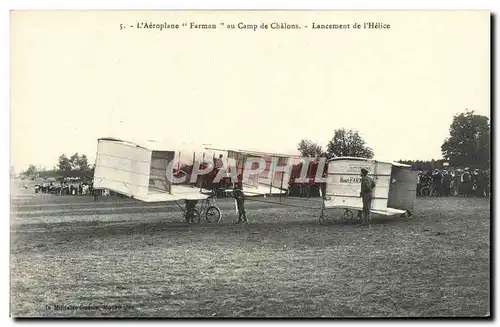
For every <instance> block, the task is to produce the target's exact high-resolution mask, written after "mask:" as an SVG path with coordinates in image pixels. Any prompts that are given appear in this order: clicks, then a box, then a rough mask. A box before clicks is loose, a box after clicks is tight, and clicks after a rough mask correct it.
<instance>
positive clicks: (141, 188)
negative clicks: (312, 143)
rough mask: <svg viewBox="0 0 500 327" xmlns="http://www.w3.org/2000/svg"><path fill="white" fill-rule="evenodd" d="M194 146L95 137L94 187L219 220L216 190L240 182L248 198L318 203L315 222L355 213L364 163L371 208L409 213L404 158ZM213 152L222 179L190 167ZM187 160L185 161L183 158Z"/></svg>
mask: <svg viewBox="0 0 500 327" xmlns="http://www.w3.org/2000/svg"><path fill="white" fill-rule="evenodd" d="M195 150H196V151H193V147H191V148H190V149H184V150H183V151H181V150H179V149H178V148H177V149H174V147H173V146H172V145H171V144H163V143H157V142H154V141H147V142H131V141H125V140H121V139H117V138H101V139H99V140H98V149H97V156H96V165H95V173H94V189H109V190H112V191H114V192H117V193H120V194H123V195H126V196H129V197H133V198H135V199H138V200H140V201H144V202H163V201H173V202H175V203H176V204H177V205H178V206H179V207H180V208H181V209H182V210H183V212H184V214H185V218H186V221H188V222H199V221H200V216H201V215H204V216H205V219H206V220H207V221H208V222H219V221H220V220H221V217H222V213H221V210H220V208H218V207H217V206H216V205H215V198H216V196H215V195H216V194H217V191H221V190H222V192H227V193H230V192H232V190H233V188H234V186H235V184H236V183H240V185H242V188H243V192H244V194H245V195H246V196H247V197H249V198H250V199H249V200H251V201H263V202H268V203H276V204H282V205H289V206H298V207H304V208H310V209H320V210H321V215H320V222H322V223H323V222H325V221H326V220H327V216H326V215H325V214H324V213H325V210H329V209H341V210H343V215H342V219H344V220H352V219H355V217H354V213H353V212H355V211H358V212H359V211H361V210H362V201H361V198H360V197H359V190H360V185H361V176H360V171H361V168H365V169H366V170H368V172H369V176H371V177H372V178H373V179H374V180H375V182H376V188H375V194H374V200H373V202H372V209H371V211H372V212H373V213H376V214H380V215H385V216H394V215H402V216H410V215H412V212H413V203H414V200H415V197H416V181H417V177H416V174H417V173H416V172H413V171H412V170H411V167H410V166H408V165H403V164H399V163H393V162H388V161H377V160H371V159H363V158H352V157H340V158H334V159H331V160H329V161H323V162H322V161H321V160H317V158H316V159H314V158H313V159H312V161H311V159H309V161H307V162H304V161H302V159H303V158H301V157H299V156H297V155H290V154H279V153H269V152H260V151H253V150H241V149H220V148H211V147H198V148H196V149H195ZM216 153H219V154H220V153H225V154H226V156H225V161H226V162H225V163H224V166H225V168H224V169H223V170H222V173H223V175H222V176H223V178H222V180H221V179H220V177H221V175H219V173H220V172H218V170H217V169H213V167H211V169H208V171H209V173H206V174H201V175H200V176H198V175H197V174H193V170H194V169H196V170H197V171H195V173H196V172H201V171H203V170H204V169H207V164H206V163H207V162H209V161H210V159H211V158H210V156H211V155H212V156H213V160H214V166H215V165H216V159H217V158H216ZM197 155H198V158H197ZM191 156H192V157H191ZM200 156H201V157H200ZM189 161H191V163H192V164H187V162H189ZM200 161H201V162H202V163H201V165H200V164H199V163H200ZM304 164H305V165H306V167H305V168H304V167H303V165H304ZM228 167H229V170H228ZM304 173H305V174H304ZM168 174H171V176H167V175H168ZM193 176H196V178H195V179H193ZM217 177H219V179H218V178H217ZM304 177H305V178H304ZM298 178H300V179H298ZM228 180H229V181H230V182H229V183H228V182H227V181H228ZM296 187H298V188H300V189H301V190H303V189H306V190H309V191H310V189H311V188H313V189H315V190H316V191H317V192H316V193H315V194H313V195H312V196H311V194H310V192H306V193H307V196H305V197H304V196H294V195H295V194H294V193H293V192H292V190H293V189H294V188H296ZM301 195H303V194H302V193H301ZM181 200H183V201H185V202H186V209H184V208H183V207H182V206H180V205H179V204H178V202H179V201H181ZM198 201H201V202H202V205H201V209H200V210H198V209H197V208H196V207H195V205H193V203H195V204H196V203H197V202H198Z"/></svg>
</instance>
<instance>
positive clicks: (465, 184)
mask: <svg viewBox="0 0 500 327" xmlns="http://www.w3.org/2000/svg"><path fill="white" fill-rule="evenodd" d="M460 183H461V185H462V194H463V196H464V198H466V197H467V196H468V195H469V194H470V192H471V190H472V178H471V175H470V173H469V168H465V170H464V173H463V174H462V177H461V179H460Z"/></svg>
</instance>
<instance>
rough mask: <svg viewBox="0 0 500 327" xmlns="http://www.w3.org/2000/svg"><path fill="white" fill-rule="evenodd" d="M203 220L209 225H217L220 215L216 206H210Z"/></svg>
mask: <svg viewBox="0 0 500 327" xmlns="http://www.w3.org/2000/svg"><path fill="white" fill-rule="evenodd" d="M205 219H206V220H207V221H208V222H209V223H218V222H219V221H221V219H222V213H221V211H220V209H219V208H217V207H216V206H210V207H208V209H207V212H206V213H205Z"/></svg>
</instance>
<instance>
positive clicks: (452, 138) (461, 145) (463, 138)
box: [297, 110, 490, 170]
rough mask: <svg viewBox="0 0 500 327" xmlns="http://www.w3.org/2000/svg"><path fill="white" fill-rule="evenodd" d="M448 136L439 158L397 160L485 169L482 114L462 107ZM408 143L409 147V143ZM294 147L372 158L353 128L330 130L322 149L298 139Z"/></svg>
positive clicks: (486, 128) (423, 166)
mask: <svg viewBox="0 0 500 327" xmlns="http://www.w3.org/2000/svg"><path fill="white" fill-rule="evenodd" d="M449 133H450V134H449V136H448V137H447V138H446V139H445V140H444V141H443V143H442V145H441V153H442V156H443V159H438V160H430V161H429V160H428V161H425V160H399V162H401V163H405V164H410V165H412V166H413V168H414V169H417V170H432V169H439V168H443V167H444V163H445V162H447V163H448V164H449V165H450V166H452V167H470V168H479V169H489V167H490V123H489V119H488V117H486V116H482V115H477V114H475V113H474V111H471V110H466V111H465V112H463V113H460V114H456V115H455V116H453V121H452V123H451V125H450V129H449ZM408 146H411V144H409V145H408ZM297 150H299V151H300V153H301V155H302V156H305V157H322V156H323V157H327V158H328V159H332V158H336V157H357V158H367V159H372V158H373V157H374V152H373V150H372V149H371V148H370V147H368V146H367V144H366V142H365V140H364V139H363V138H362V137H361V136H360V135H359V133H358V131H356V130H352V129H351V130H346V129H344V128H341V129H337V130H335V131H334V135H333V138H332V139H331V140H330V141H329V142H328V144H327V146H326V148H323V147H322V146H321V145H319V144H317V143H315V142H313V141H310V140H307V139H302V140H301V141H300V142H299V143H298V145H297Z"/></svg>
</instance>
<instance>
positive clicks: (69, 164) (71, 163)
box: [22, 153, 94, 179]
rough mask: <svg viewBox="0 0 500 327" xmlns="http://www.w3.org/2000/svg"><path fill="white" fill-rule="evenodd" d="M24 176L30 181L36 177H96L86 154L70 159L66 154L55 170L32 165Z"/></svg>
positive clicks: (60, 157)
mask: <svg viewBox="0 0 500 327" xmlns="http://www.w3.org/2000/svg"><path fill="white" fill-rule="evenodd" d="M22 175H24V176H25V177H27V178H29V179H33V178H35V177H40V178H50V177H53V178H65V177H79V178H92V176H93V175H94V167H93V166H91V165H89V163H88V159H87V156H86V155H85V154H81V155H80V154H78V153H75V154H73V155H72V156H70V157H68V156H67V155H66V154H62V155H61V156H59V159H58V163H57V166H55V167H54V168H53V169H51V170H48V169H43V168H37V167H36V166H35V165H30V166H29V167H28V169H26V170H25V171H24V172H22Z"/></svg>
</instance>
